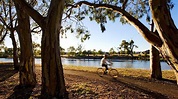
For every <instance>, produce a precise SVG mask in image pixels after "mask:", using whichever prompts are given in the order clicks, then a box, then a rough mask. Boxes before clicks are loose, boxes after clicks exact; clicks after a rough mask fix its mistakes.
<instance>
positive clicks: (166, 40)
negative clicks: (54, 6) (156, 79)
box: [73, 0, 178, 84]
mask: <svg viewBox="0 0 178 99" xmlns="http://www.w3.org/2000/svg"><path fill="white" fill-rule="evenodd" d="M115 1H116V2H115ZM170 1H171V0H136V1H133V0H119V1H117V0H114V2H112V1H107V2H105V1H104V0H103V1H100V0H97V1H95V2H92V3H91V2H87V1H81V2H78V3H76V6H73V7H78V6H82V5H83V4H85V5H88V6H90V7H88V9H87V10H89V9H96V8H101V11H103V9H107V10H106V11H109V12H110V14H108V13H107V14H108V16H109V15H112V16H119V17H121V19H122V20H121V21H123V22H128V23H130V24H131V25H132V26H134V27H135V28H136V29H137V30H138V32H139V33H140V34H141V35H142V36H143V37H144V39H145V40H147V41H148V42H149V43H150V44H151V45H153V46H154V47H155V48H156V49H158V50H159V52H160V54H161V55H162V56H163V57H164V59H165V60H166V61H167V63H168V64H169V65H170V67H171V68H172V69H173V70H174V73H175V75H176V79H177V84H178V53H177V52H178V46H177V44H178V32H177V27H176V26H175V24H174V21H173V19H172V17H171V14H170V8H171V7H173V6H172V4H171V2H170ZM148 6H149V7H148ZM143 9H145V10H143ZM149 9H150V10H149ZM96 11H99V10H96ZM101 11H100V12H98V13H104V12H105V11H104V12H101ZM149 11H150V13H151V16H152V19H153V22H154V24H155V29H156V30H157V31H156V32H155V33H153V32H152V31H150V30H149V29H148V28H147V27H146V26H145V25H144V24H143V23H142V22H141V21H140V20H138V18H140V17H142V16H143V15H144V13H146V14H148V12H149ZM112 16H111V17H110V18H114V17H112ZM99 19H101V18H99ZM104 19H105V18H104ZM104 19H102V20H99V23H101V27H103V23H106V21H105V20H104ZM147 19H150V18H149V17H148V18H147ZM102 30H105V28H102Z"/></svg>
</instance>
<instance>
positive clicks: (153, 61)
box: [150, 45, 162, 79]
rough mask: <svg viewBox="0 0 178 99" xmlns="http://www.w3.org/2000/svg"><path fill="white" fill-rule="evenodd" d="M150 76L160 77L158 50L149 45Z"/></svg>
mask: <svg viewBox="0 0 178 99" xmlns="http://www.w3.org/2000/svg"><path fill="white" fill-rule="evenodd" d="M150 68H151V78H155V79H162V72H161V65H160V57H159V51H158V50H157V49H156V48H155V47H154V46H152V45H151V48H150Z"/></svg>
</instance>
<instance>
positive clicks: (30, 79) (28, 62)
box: [14, 0, 37, 86]
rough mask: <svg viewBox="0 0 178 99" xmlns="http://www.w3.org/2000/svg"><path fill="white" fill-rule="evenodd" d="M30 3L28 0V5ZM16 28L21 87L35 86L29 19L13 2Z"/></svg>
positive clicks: (21, 8)
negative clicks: (18, 43)
mask: <svg viewBox="0 0 178 99" xmlns="http://www.w3.org/2000/svg"><path fill="white" fill-rule="evenodd" d="M30 2H32V1H30V0H29V3H30ZM14 4H15V8H16V12H17V20H18V27H17V29H16V31H17V33H18V36H19V42H20V67H19V79H20V85H21V86H35V85H36V82H37V81H36V74H35V60H34V53H33V45H32V36H31V29H30V17H29V15H28V14H27V13H26V12H25V11H24V10H23V7H21V6H19V4H18V3H17V2H14Z"/></svg>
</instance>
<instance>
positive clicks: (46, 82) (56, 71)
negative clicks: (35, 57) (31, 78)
mask: <svg viewBox="0 0 178 99" xmlns="http://www.w3.org/2000/svg"><path fill="white" fill-rule="evenodd" d="M63 9H64V0H52V1H51V6H50V9H49V11H48V16H47V19H46V20H45V22H46V26H45V27H42V29H43V35H42V49H41V51H42V54H41V56H42V90H41V95H42V98H46V99H52V98H57V99H60V98H64V97H66V96H65V94H66V88H65V81H64V74H63V68H62V63H61V58H60V49H59V48H60V47H59V33H60V32H59V31H60V28H61V21H62V15H63Z"/></svg>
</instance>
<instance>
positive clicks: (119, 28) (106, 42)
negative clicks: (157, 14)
mask: <svg viewBox="0 0 178 99" xmlns="http://www.w3.org/2000/svg"><path fill="white" fill-rule="evenodd" d="M173 3H174V4H175V6H174V8H173V10H172V11H171V12H172V18H173V20H174V22H175V24H176V25H177V26H178V20H177V17H178V11H176V9H178V1H176V0H173ZM141 21H142V22H143V23H144V24H145V25H146V26H147V27H148V28H149V25H148V23H146V22H145V19H142V20H141ZM83 23H84V25H85V26H86V27H87V28H88V30H89V31H90V33H91V37H90V39H89V40H86V41H85V42H83V43H82V42H80V40H79V39H77V38H76V37H75V36H76V35H75V34H72V33H67V39H66V38H62V39H61V46H62V47H63V48H65V49H66V51H67V48H69V47H70V46H74V47H77V46H78V45H80V44H81V45H82V46H83V48H84V50H93V49H96V50H100V49H101V50H102V51H109V49H110V48H114V49H115V50H116V48H117V47H118V46H119V45H120V44H121V41H122V40H126V41H130V40H131V39H132V40H134V42H135V43H134V44H135V45H137V46H138V48H135V49H134V51H145V50H148V49H149V47H150V45H149V43H148V42H147V41H146V40H145V39H144V38H143V37H142V36H141V35H140V34H139V33H138V32H137V30H136V29H135V28H134V27H133V26H131V25H128V24H125V25H122V24H121V23H120V22H119V19H117V20H116V21H115V22H112V21H108V23H107V24H106V25H105V26H106V31H105V32H104V33H102V32H101V30H100V26H99V25H98V24H96V22H95V21H89V19H86V20H84V21H83ZM33 41H35V42H38V43H40V42H41V41H40V38H39V37H38V36H34V37H33ZM5 44H6V46H8V47H12V43H11V40H10V39H9V38H6V40H5Z"/></svg>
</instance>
